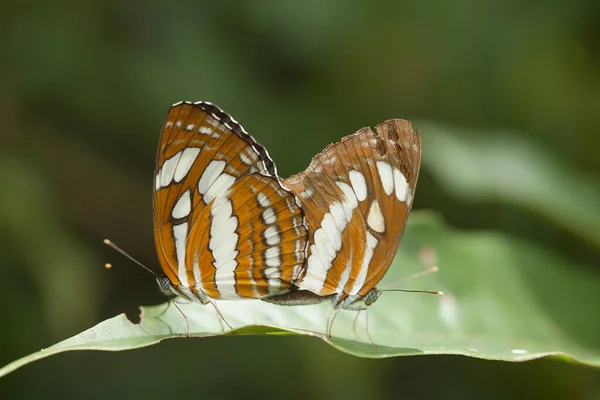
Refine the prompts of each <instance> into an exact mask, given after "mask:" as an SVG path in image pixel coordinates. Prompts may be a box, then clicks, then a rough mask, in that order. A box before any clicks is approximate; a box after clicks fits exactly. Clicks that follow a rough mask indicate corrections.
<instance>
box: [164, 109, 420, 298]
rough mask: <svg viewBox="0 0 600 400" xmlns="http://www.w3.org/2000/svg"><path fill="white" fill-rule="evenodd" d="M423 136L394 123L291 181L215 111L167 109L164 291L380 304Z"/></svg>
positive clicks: (329, 153) (354, 139) (328, 153)
mask: <svg viewBox="0 0 600 400" xmlns="http://www.w3.org/2000/svg"><path fill="white" fill-rule="evenodd" d="M420 162H421V141H420V135H419V133H418V132H417V131H415V130H414V129H413V128H412V125H411V123H410V122H409V121H406V120H400V119H393V120H388V121H385V122H383V123H382V124H380V125H377V126H376V128H375V131H372V130H371V129H370V128H362V129H360V130H359V131H358V132H356V133H355V134H353V135H350V136H347V137H345V138H344V139H342V141H341V142H339V143H336V144H333V145H330V146H328V147H327V148H326V149H325V150H324V151H323V152H321V153H320V154H318V155H317V156H316V157H315V158H314V159H313V160H312V162H311V163H310V165H309V167H308V168H307V169H306V170H305V171H304V172H301V173H299V174H297V175H294V176H292V177H290V178H288V179H285V180H282V179H281V178H280V177H279V176H278V175H277V169H276V167H275V163H274V162H273V160H272V159H271V158H270V157H269V154H268V153H267V151H266V149H265V148H264V147H263V146H261V145H260V144H259V143H257V142H256V140H254V139H253V138H252V137H251V136H250V135H249V134H248V133H246V131H245V130H244V129H243V128H242V126H241V125H240V124H239V123H237V122H236V121H235V120H234V119H233V118H231V117H230V116H229V115H228V114H226V113H225V112H223V111H222V110H221V109H219V108H218V107H217V106H215V105H213V104H211V103H208V102H197V103H190V102H181V103H177V104H175V105H173V106H172V107H171V109H170V110H169V113H168V115H167V118H166V121H165V123H164V125H163V129H162V135H161V138H160V143H159V147H158V156H157V161H156V169H155V184H154V237H155V242H156V249H157V253H158V257H159V260H160V264H161V266H162V269H163V271H164V273H165V274H166V277H165V278H164V279H159V284H160V286H161V288H162V289H163V291H165V292H167V293H171V294H175V295H178V296H181V297H183V298H186V299H188V300H192V301H199V302H201V303H204V304H205V303H208V302H210V301H211V299H240V298H257V299H262V300H265V301H268V302H271V303H275V304H282V305H293V304H310V303H316V302H320V301H323V300H325V299H331V300H332V302H333V306H334V308H336V309H339V308H342V309H344V308H347V309H353V308H357V307H359V304H361V303H364V304H365V305H369V304H371V303H372V302H374V301H375V300H376V299H377V297H378V295H379V292H378V291H377V289H376V288H375V285H377V283H378V282H379V281H380V280H381V279H382V277H383V276H384V274H385V273H386V271H387V270H388V268H389V266H390V264H391V262H392V260H393V258H394V255H395V254H396V250H397V248H398V245H399V243H400V239H401V237H402V233H403V231H404V228H405V226H406V221H407V218H408V214H409V212H410V210H411V207H412V202H413V197H414V193H415V188H416V184H417V178H418V175H419V166H420Z"/></svg>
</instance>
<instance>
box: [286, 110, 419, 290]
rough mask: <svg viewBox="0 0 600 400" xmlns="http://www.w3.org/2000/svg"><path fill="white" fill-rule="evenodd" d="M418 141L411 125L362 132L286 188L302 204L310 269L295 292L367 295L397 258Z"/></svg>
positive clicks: (397, 123)
mask: <svg viewBox="0 0 600 400" xmlns="http://www.w3.org/2000/svg"><path fill="white" fill-rule="evenodd" d="M420 162H421V141H420V136H419V134H418V132H416V131H414V130H413V128H412V125H411V123H410V122H409V121H405V120H398V119H394V120H389V121H385V122H384V123H382V124H380V125H378V126H377V127H376V134H375V133H374V132H373V131H372V130H371V129H370V128H363V129H361V130H359V131H358V132H356V133H355V134H353V135H350V136H348V137H345V138H344V139H342V141H341V142H339V143H336V144H333V145H330V146H328V147H327V148H326V149H325V150H324V151H323V152H322V153H320V154H318V155H317V156H315V158H313V160H312V162H311V164H310V166H309V167H308V168H307V169H306V171H304V172H302V173H300V174H298V175H295V176H293V177H290V178H288V179H287V180H286V181H285V182H284V183H285V185H286V186H287V187H289V188H290V189H291V190H292V191H293V192H294V193H296V194H297V195H298V196H299V197H300V199H301V202H302V207H303V209H304V212H305V217H306V222H307V225H308V227H309V232H310V235H309V249H308V253H307V257H308V258H307V264H306V268H305V269H304V270H303V273H302V276H301V277H300V279H299V280H298V282H297V286H298V287H299V288H300V289H303V290H309V291H311V292H313V293H316V294H318V295H320V296H327V295H332V294H342V295H343V296H355V297H363V296H365V295H366V294H367V293H368V292H369V290H371V289H372V288H373V287H374V286H375V285H376V284H377V283H378V282H379V281H380V280H381V278H382V277H383V275H384V274H385V272H386V271H387V269H388V268H389V266H390V264H391V262H392V260H393V258H394V255H395V254H396V251H397V248H398V245H399V243H400V239H401V237H402V233H403V231H404V228H405V226H406V221H407V218H408V214H409V212H410V209H411V207H412V199H413V196H414V192H415V188H416V185H417V178H418V175H419V166H420Z"/></svg>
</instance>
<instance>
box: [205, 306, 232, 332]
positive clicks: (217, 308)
mask: <svg viewBox="0 0 600 400" xmlns="http://www.w3.org/2000/svg"><path fill="white" fill-rule="evenodd" d="M210 304H211V305H212V306H213V307H214V309H215V311H216V312H217V314H219V317H220V321H222V322H225V325H227V327H228V328H229V329H233V326H231V325H230V324H229V322H227V320H226V319H225V317H224V316H223V313H221V310H219V307H217V303H216V302H215V301H213V300H211V301H210Z"/></svg>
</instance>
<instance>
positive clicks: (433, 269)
mask: <svg viewBox="0 0 600 400" xmlns="http://www.w3.org/2000/svg"><path fill="white" fill-rule="evenodd" d="M439 270H440V268H439V267H438V266H433V267H429V268H426V269H424V270H421V271H419V272H416V273H414V274H412V275H410V276H408V277H406V278H403V279H401V280H399V281H396V282H393V283H389V284H387V285H385V286H384V289H380V290H379V291H380V292H387V291H390V290H388V289H385V288H393V287H395V286H398V284H401V283H406V282H408V281H411V280H413V279H416V278H420V277H422V276H425V275H430V274H433V273H435V272H438V271H439Z"/></svg>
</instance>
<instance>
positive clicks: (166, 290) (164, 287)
mask: <svg viewBox="0 0 600 400" xmlns="http://www.w3.org/2000/svg"><path fill="white" fill-rule="evenodd" d="M156 283H158V288H159V289H160V292H161V293H162V294H164V295H165V296H167V297H173V296H176V295H178V293H177V290H176V289H175V287H174V286H173V283H171V280H170V279H169V278H168V277H167V276H157V277H156Z"/></svg>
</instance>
